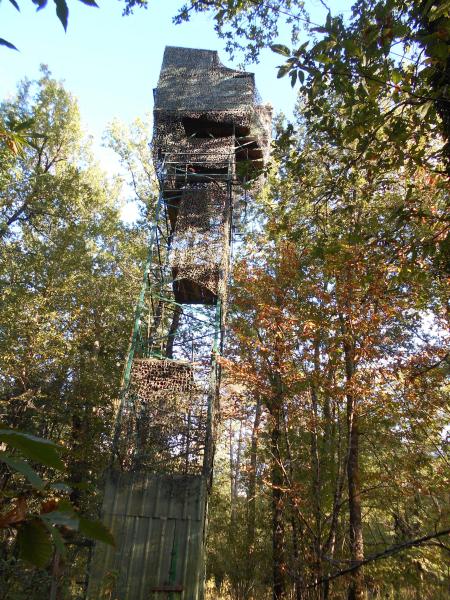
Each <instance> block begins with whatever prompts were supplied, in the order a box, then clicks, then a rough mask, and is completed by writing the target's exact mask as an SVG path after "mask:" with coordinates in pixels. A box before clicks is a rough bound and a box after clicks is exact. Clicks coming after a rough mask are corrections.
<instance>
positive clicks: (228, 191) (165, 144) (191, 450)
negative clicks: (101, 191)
mask: <svg viewBox="0 0 450 600" xmlns="http://www.w3.org/2000/svg"><path fill="white" fill-rule="evenodd" d="M154 99H155V109H154V136H153V156H154V162H155V166H156V171H157V174H158V179H159V184H160V194H159V199H158V203H157V209H156V215H155V222H154V226H153V232H152V238H151V241H150V250H149V257H148V261H147V264H146V267H145V272H144V279H143V285H142V289H141V293H140V296H139V301H138V304H137V308H136V314H135V323H134V328H133V334H132V339H131V344H130V351H129V354H128V358H127V362H126V366H125V371H124V377H123V382H124V384H123V392H122V397H121V403H120V409H119V411H118V417H117V424H116V433H115V439H114V462H113V466H112V469H111V471H110V473H109V476H108V478H107V484H106V489H105V499H104V503H103V514H104V519H105V522H106V523H107V524H108V525H109V526H111V527H112V529H113V532H114V534H115V535H116V542H117V545H116V549H115V550H114V551H112V550H106V549H104V548H101V547H98V548H96V551H95V553H94V558H93V563H92V564H93V567H92V576H91V579H90V583H89V592H88V597H89V599H90V600H99V599H100V598H103V597H104V590H105V589H106V588H105V585H106V583H105V582H107V581H108V577H109V576H110V574H111V573H112V572H113V573H114V572H115V573H116V579H117V580H116V583H115V585H113V586H112V587H111V584H110V583H108V584H107V589H108V590H111V589H112V590H113V592H111V593H113V594H114V598H117V600H137V599H138V598H139V599H140V600H143V599H144V598H145V599H147V598H149V599H153V600H163V599H164V600H166V599H167V598H170V599H171V600H174V599H175V598H179V599H180V600H202V598H203V585H202V579H203V568H204V567H203V560H202V557H203V554H204V552H203V547H204V535H205V518H206V505H207V490H208V486H209V484H210V480H211V473H212V467H213V456H214V429H215V427H214V425H215V414H216V409H217V405H218V392H219V381H220V367H219V364H218V361H217V356H218V354H220V352H221V349H222V345H223V333H224V325H225V315H226V304H227V283H228V276H229V260H230V241H231V231H232V220H233V212H236V211H237V210H238V207H239V198H240V196H241V191H242V189H248V182H253V185H255V183H256V182H257V180H258V178H260V177H261V172H262V167H263V166H264V164H265V162H266V160H267V157H268V152H269V138H270V120H271V111H270V107H268V106H264V105H261V104H260V102H259V99H258V97H257V93H256V88H255V82H254V76H253V74H251V73H245V72H242V71H236V70H233V69H228V68H226V67H224V66H223V65H222V64H221V63H220V61H219V59H218V56H217V53H216V52H213V51H209V50H197V49H189V48H175V47H168V48H166V51H165V53H164V60H163V64H162V69H161V74H160V78H159V81H158V87H157V89H156V90H154ZM166 505H167V506H166ZM108 593H110V592H108Z"/></svg>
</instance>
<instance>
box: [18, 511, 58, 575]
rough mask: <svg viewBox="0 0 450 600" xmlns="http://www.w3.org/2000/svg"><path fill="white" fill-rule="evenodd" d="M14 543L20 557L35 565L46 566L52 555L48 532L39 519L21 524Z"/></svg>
mask: <svg viewBox="0 0 450 600" xmlns="http://www.w3.org/2000/svg"><path fill="white" fill-rule="evenodd" d="M16 543H17V546H18V548H19V556H20V558H23V560H26V561H28V562H30V563H31V564H33V565H35V566H36V567H39V568H43V567H45V566H47V564H48V563H49V561H50V559H51V557H52V551H53V547H52V542H51V537H50V533H49V531H48V530H47V528H46V526H45V525H44V523H42V521H41V520H40V519H33V520H32V521H28V522H26V523H24V524H23V525H21V526H20V527H19V532H18V534H17V541H16Z"/></svg>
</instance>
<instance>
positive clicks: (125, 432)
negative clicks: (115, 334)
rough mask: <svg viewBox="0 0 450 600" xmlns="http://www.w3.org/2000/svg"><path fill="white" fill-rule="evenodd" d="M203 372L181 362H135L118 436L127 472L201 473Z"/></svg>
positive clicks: (204, 413) (204, 415) (204, 412)
mask: <svg viewBox="0 0 450 600" xmlns="http://www.w3.org/2000/svg"><path fill="white" fill-rule="evenodd" d="M203 370H204V368H203V367H202V366H201V365H196V366H194V365H193V364H192V363H188V362H182V361H171V360H159V359H135V360H134V361H133V367H132V372H131V381H130V385H129V388H128V390H127V392H126V399H125V403H124V407H123V414H122V415H121V423H120V432H119V444H118V455H119V459H120V461H121V464H122V468H124V469H126V470H128V469H136V468H147V469H150V470H151V471H162V472H166V473H168V472H179V473H182V472H185V473H198V472H200V471H201V468H202V464H203V453H204V444H205V438H206V426H207V401H208V394H207V392H206V389H207V388H206V387H205V384H207V378H206V380H205V378H204V377H203V373H202V371H203ZM194 371H195V374H194Z"/></svg>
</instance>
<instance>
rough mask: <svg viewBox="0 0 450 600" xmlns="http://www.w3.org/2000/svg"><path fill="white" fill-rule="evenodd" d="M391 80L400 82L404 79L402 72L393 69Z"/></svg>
mask: <svg viewBox="0 0 450 600" xmlns="http://www.w3.org/2000/svg"><path fill="white" fill-rule="evenodd" d="M391 80H392V82H393V83H400V81H401V80H402V73H401V72H400V71H399V70H398V69H392V71H391Z"/></svg>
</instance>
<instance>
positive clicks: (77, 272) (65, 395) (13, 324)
mask: <svg viewBox="0 0 450 600" xmlns="http://www.w3.org/2000/svg"><path fill="white" fill-rule="evenodd" d="M0 111H1V114H2V118H4V119H6V118H14V119H15V120H16V121H18V122H22V121H24V120H26V119H32V120H33V130H34V131H35V132H36V134H38V137H36V138H35V140H34V141H33V142H32V145H28V146H26V147H24V148H23V151H22V152H21V153H18V154H12V153H10V152H9V153H7V160H5V161H3V162H2V164H1V169H0V173H1V174H0V180H1V183H2V187H1V192H0V194H1V195H0V220H1V238H0V256H1V259H0V281H1V289H2V292H1V294H2V326H1V330H0V357H1V358H0V360H1V364H2V368H1V376H0V402H1V406H2V410H1V412H2V425H4V426H6V427H9V428H13V429H14V430H16V429H19V430H21V431H26V432H27V434H31V435H35V436H38V437H42V438H46V439H51V440H52V441H54V442H57V443H58V444H59V445H61V446H63V447H64V449H65V451H64V454H63V459H64V466H65V473H66V474H67V475H66V481H65V483H68V485H69V486H70V488H71V490H70V493H69V500H70V502H71V504H72V506H74V507H75V508H74V509H75V510H81V511H83V513H84V514H86V515H96V513H97V510H98V491H99V481H100V478H101V474H102V472H103V471H104V469H105V467H106V466H107V464H108V462H109V460H110V453H111V445H110V444H111V436H112V428H113V422H114V412H115V409H114V407H115V405H116V402H117V397H118V391H119V385H120V377H121V365H122V363H123V360H124V356H125V353H126V350H127V342H128V335H129V330H130V328H131V320H132V316H133V305H134V300H135V295H136V292H137V289H138V288H139V284H140V265H141V261H142V260H143V259H144V256H143V254H144V253H145V228H144V227H142V228H140V230H138V228H135V227H134V226H129V227H127V226H125V225H124V224H123V223H122V221H121V219H120V207H121V201H120V197H119V194H120V188H119V186H118V184H116V183H113V184H111V183H109V182H108V181H107V180H106V179H105V177H104V175H103V174H102V173H101V172H100V171H99V170H98V169H97V168H96V167H95V165H94V164H93V163H92V160H91V158H90V153H89V148H88V147H87V146H86V144H85V142H84V141H83V139H82V136H81V129H80V124H79V117H78V109H77V106H76V102H75V101H74V99H73V98H72V97H71V96H70V94H68V93H67V91H65V90H64V88H63V86H62V85H61V84H60V83H58V82H56V81H55V80H53V79H52V78H51V75H50V73H49V72H48V71H47V70H45V69H44V71H43V74H42V77H41V79H40V80H39V81H37V82H30V81H26V82H24V83H22V84H21V85H20V86H19V89H18V95H17V98H16V99H15V100H13V101H11V102H8V103H4V104H3V105H2V106H1V109H0ZM14 459H15V460H16V459H17V457H14ZM36 469H37V473H38V475H39V476H40V477H41V478H43V477H45V478H46V479H47V480H48V482H49V486H50V488H48V489H50V490H51V489H52V488H51V485H52V484H53V483H55V482H56V481H60V480H58V479H55V474H54V473H52V472H51V471H48V470H47V467H42V466H39V465H36ZM1 489H2V499H1V511H2V513H6V514H7V513H8V512H9V511H10V510H12V509H13V508H14V507H13V504H12V503H13V500H14V498H16V497H21V496H22V495H25V496H28V495H30V493H31V492H30V486H29V485H28V484H27V483H24V482H23V480H22V479H20V478H18V476H17V475H14V473H13V472H12V471H11V470H10V469H9V468H7V467H6V466H5V465H2V471H1ZM45 493H46V494H47V491H46V492H45ZM52 493H53V497H52ZM63 495H64V494H63ZM66 495H67V494H66ZM31 498H32V501H31V505H30V511H31V512H33V511H34V513H35V512H36V510H38V507H39V502H41V501H44V500H45V502H46V501H47V500H48V501H50V500H51V501H53V502H54V503H56V504H58V503H59V501H60V500H62V498H60V493H59V492H56V491H54V492H50V498H49V497H48V495H46V496H45V497H44V496H42V492H40V491H39V490H38V491H37V492H36V493H35V492H32V493H31ZM33 503H34V504H33ZM56 504H54V505H53V506H56ZM62 506H64V505H61V507H62ZM66 507H67V505H66ZM66 512H67V511H66ZM69 517H70V515H69ZM72 520H73V519H72ZM2 536H3V539H2V542H3V545H2V561H3V565H4V566H5V567H7V568H5V569H4V571H3V573H4V574H3V575H2V576H3V577H4V581H3V583H4V585H1V586H0V587H1V589H2V590H3V589H5V590H8V589H9V592H8V593H11V594H12V593H13V592H14V593H15V592H17V593H18V594H19V593H23V594H28V595H30V597H33V594H34V597H42V596H45V595H46V594H47V592H48V587H47V588H46V586H48V585H49V582H48V579H47V578H45V577H44V575H43V572H42V571H36V570H29V569H28V568H27V567H25V566H24V565H23V564H22V563H18V564H17V562H16V559H15V558H14V557H15V550H14V540H15V538H16V532H15V530H14V528H9V529H7V530H6V532H3V533H2ZM67 537H68V542H69V550H70V555H69V557H68V559H67V563H66V569H68V566H69V565H70V564H73V567H71V571H70V572H68V571H67V570H66V575H65V583H64V585H65V586H67V587H70V586H72V588H73V592H74V593H75V590H76V587H77V585H78V586H79V585H80V584H75V581H76V580H78V581H79V580H80V574H82V573H83V572H84V571H85V560H86V550H88V547H87V546H86V545H85V543H84V541H83V539H84V538H83V537H81V538H80V537H79V536H78V537H77V535H76V534H74V535H72V534H70V533H67ZM60 562H61V561H60ZM63 572H64V570H62V565H61V564H60V566H59V570H58V573H59V576H58V577H59V578H62V573H63ZM24 574H25V575H26V576H24ZM55 577H56V575H55ZM46 589H47V592H46V591H45V590H46ZM6 597H9V596H6Z"/></svg>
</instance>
